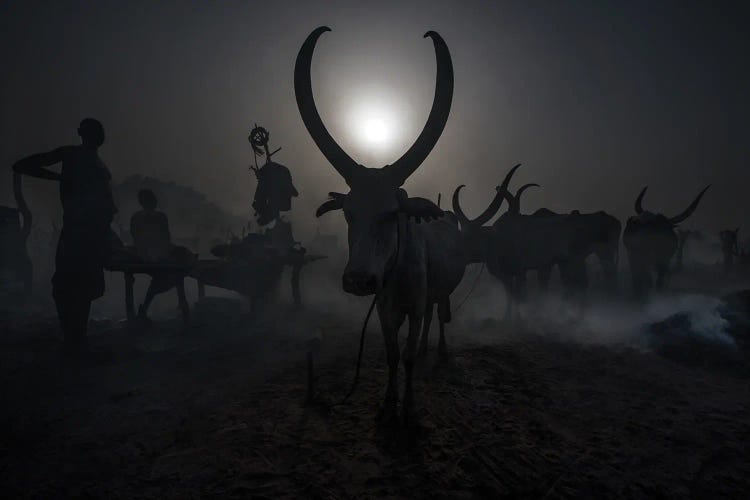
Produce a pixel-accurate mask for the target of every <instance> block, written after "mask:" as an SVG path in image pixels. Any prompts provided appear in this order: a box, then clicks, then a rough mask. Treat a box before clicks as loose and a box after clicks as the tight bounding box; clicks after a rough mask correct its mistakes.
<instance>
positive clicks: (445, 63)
mask: <svg viewBox="0 0 750 500" xmlns="http://www.w3.org/2000/svg"><path fill="white" fill-rule="evenodd" d="M326 31H330V28H327V27H320V28H317V29H316V30H315V31H313V32H312V33H311V34H310V35H309V36H308V37H307V40H305V43H304V44H302V48H301V49H300V51H299V54H298V55H297V62H296V65H295V68H294V91H295V94H296V97H297V106H298V108H299V111H300V115H301V116H302V120H303V121H304V123H305V126H306V127H307V130H308V131H309V132H310V135H311V136H312V138H313V140H314V141H315V143H316V144H317V146H318V148H319V149H320V151H321V152H322V153H323V155H324V156H325V157H326V158H327V159H328V161H329V162H330V163H331V165H332V166H333V168H335V169H336V171H337V172H338V173H339V174H340V175H341V176H342V177H343V178H344V180H345V181H346V183H347V185H348V186H349V188H350V191H349V193H347V194H342V193H331V198H330V199H329V200H328V201H326V202H325V203H323V204H322V205H321V206H320V208H318V210H317V212H316V215H317V216H318V217H319V216H321V215H323V214H324V213H326V212H329V211H331V210H343V211H344V215H345V217H346V222H347V225H348V232H349V262H348V263H347V265H346V269H345V271H344V276H343V286H344V290H345V291H347V292H349V293H353V294H356V295H370V294H373V293H376V292H377V291H378V290H380V288H381V287H382V286H383V281H384V279H385V273H386V269H388V268H389V266H390V265H391V264H392V263H393V262H395V259H396V258H397V255H396V254H397V238H398V237H399V236H398V235H399V225H401V231H402V232H403V230H405V227H404V226H403V224H404V223H405V221H406V220H407V219H408V218H414V219H415V220H416V221H417V222H421V221H422V220H431V219H434V218H438V217H441V216H442V215H443V211H442V210H441V209H440V208H439V207H438V206H437V205H435V204H434V203H432V202H431V201H429V200H426V199H424V198H410V197H409V196H408V195H407V194H406V191H404V190H403V189H402V188H401V186H402V185H403V184H404V182H405V181H406V179H407V178H408V177H409V176H410V175H411V174H412V173H413V172H414V171H415V170H416V169H417V168H418V167H419V166H420V165H421V164H422V162H423V161H424V159H425V158H426V157H427V155H428V154H429V153H430V151H431V150H432V148H433V147H434V146H435V143H436V142H437V140H438V138H439V137H440V134H441V133H442V132H443V128H444V127H445V123H446V121H447V120H448V114H449V113H450V107H451V100H452V98H453V64H452V62H451V57H450V53H449V52H448V47H447V46H446V44H445V42H444V41H443V39H442V38H441V37H440V35H438V34H437V33H435V32H434V31H429V32H427V33H426V34H425V37H430V38H431V39H432V41H433V44H434V46H435V55H436V58H437V83H436V85H435V97H434V100H433V104H432V110H431V111H430V115H429V117H428V119H427V123H426V124H425V127H424V129H423V130H422V133H421V134H420V136H419V137H418V138H417V140H416V142H415V143H414V145H412V147H411V148H410V149H409V150H408V151H407V152H406V153H404V155H403V156H402V157H401V158H399V159H398V160H397V161H396V162H394V163H393V164H391V165H386V166H385V167H383V168H365V167H364V166H362V165H359V164H357V163H356V162H355V161H354V160H352V158H351V157H349V155H348V154H346V152H345V151H344V150H343V149H341V147H340V146H339V145H338V144H337V143H336V141H334V139H333V138H332V137H331V135H330V134H329V133H328V130H326V127H325V125H324V124H323V121H322V120H321V118H320V115H319V114H318V111H317V108H316V106H315V100H314V98H313V93H312V84H311V81H310V66H311V61H312V55H313V51H314V49H315V44H316V43H317V41H318V38H319V37H320V36H321V35H322V34H323V33H325V32H326ZM402 236H405V235H403V234H402Z"/></svg>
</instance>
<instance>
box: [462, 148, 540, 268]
mask: <svg viewBox="0 0 750 500" xmlns="http://www.w3.org/2000/svg"><path fill="white" fill-rule="evenodd" d="M520 166H521V164H520V163H519V164H518V165H516V166H515V167H513V168H512V169H511V170H510V172H508V174H507V175H506V176H505V179H503V182H502V184H501V185H499V186H498V187H497V188H495V191H496V193H495V197H494V198H493V199H492V202H491V203H490V204H489V206H488V207H487V208H486V209H485V210H484V212H482V214H481V215H479V217H477V218H476V219H473V220H472V219H469V218H468V217H467V216H466V214H465V213H464V211H463V210H462V209H461V204H460V202H459V199H458V197H459V193H460V191H461V189H462V188H464V185H461V186H458V187H457V188H456V190H455V191H454V192H453V211H454V212H455V213H456V217H457V218H458V221H459V223H460V224H461V234H462V236H463V239H464V245H465V248H466V253H467V257H468V259H469V262H474V263H476V262H483V261H484V260H485V258H486V252H487V250H488V249H487V245H488V244H489V238H490V236H489V235H490V229H491V228H489V227H487V226H484V224H486V223H487V222H489V221H490V219H492V217H494V216H495V214H496V213H497V212H498V210H499V209H500V205H502V204H503V200H505V201H507V202H508V211H507V212H506V213H505V214H503V217H505V216H510V215H518V214H519V213H520V209H521V195H522V194H523V192H524V191H525V190H526V189H528V188H530V187H532V186H538V184H526V185H524V186H521V188H519V190H518V191H517V192H516V194H515V195H513V194H511V193H510V191H508V186H509V185H510V180H511V178H512V177H513V174H514V173H516V170H518V168H519V167H520Z"/></svg>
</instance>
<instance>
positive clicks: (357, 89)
mask: <svg viewBox="0 0 750 500" xmlns="http://www.w3.org/2000/svg"><path fill="white" fill-rule="evenodd" d="M353 3H354V2H311V1H307V2H287V1H279V0H276V1H273V2H187V1H184V2H166V1H156V2H153V1H146V2H134V1H121V2H105V1H97V2H93V1H92V2H63V1H54V2H34V1H23V2H20V1H18V2H12V1H5V2H2V3H0V61H2V65H3V66H2V68H0V75H1V76H0V110H2V112H1V113H0V161H2V162H3V163H4V164H5V165H7V167H8V168H10V166H11V164H12V162H13V161H14V160H16V159H18V158H19V157H21V156H23V155H26V154H30V153H33V152H37V151H42V150H45V149H50V148H53V147H55V146H57V145H60V144H65V143H73V142H76V135H75V130H76V125H77V123H78V121H79V120H80V119H81V118H83V117H85V116H94V117H97V118H99V119H100V120H101V121H102V122H103V123H104V125H105V127H106V130H107V134H108V141H107V143H106V144H105V146H104V147H103V148H102V150H101V156H102V158H103V159H104V160H105V162H106V163H107V164H108V165H109V167H110V170H111V171H112V173H113V175H114V176H115V178H116V179H122V178H124V177H126V176H127V175H129V174H131V173H142V174H146V175H153V176H157V177H159V178H162V179H166V180H174V181H175V182H178V183H181V184H188V185H192V186H194V187H196V188H198V189H200V190H202V191H204V192H205V193H206V195H207V196H208V198H209V199H211V200H213V201H215V202H217V203H218V204H219V205H221V206H223V207H225V208H226V209H228V210H230V211H232V212H234V213H238V214H242V213H247V214H248V215H249V214H250V202H251V199H252V194H253V191H254V189H255V180H254V178H253V177H252V175H251V174H250V173H249V172H248V170H247V166H248V165H249V164H250V162H251V161H252V153H251V150H250V147H249V144H248V143H247V140H246V137H247V135H248V133H249V131H250V128H251V127H252V125H253V123H255V122H257V123H258V124H262V125H264V126H265V127H267V128H268V129H269V130H270V131H271V146H272V147H279V146H281V147H283V150H282V151H281V152H280V153H279V154H278V155H277V156H276V159H277V161H279V162H280V163H283V164H285V165H287V166H288V167H289V168H290V169H291V170H292V174H293V176H294V179H295V184H296V186H297V188H298V189H299V191H300V193H301V195H300V198H297V199H296V200H295V202H294V207H293V209H294V211H295V217H294V219H295V221H296V222H297V225H298V229H297V232H298V233H299V235H300V236H305V235H306V234H309V233H310V232H311V231H313V230H314V227H315V224H317V222H316V221H315V219H314V216H313V211H314V209H315V207H316V206H317V205H318V204H319V203H320V202H322V201H324V199H325V196H326V193H327V192H328V191H331V190H342V189H344V187H345V186H344V183H343V182H342V181H341V179H340V178H338V177H337V174H336V173H335V172H334V170H333V169H332V168H331V167H330V166H329V165H328V164H327V163H326V161H325V159H324V158H323V156H322V155H321V154H320V152H319V151H318V150H317V148H316V147H315V145H314V143H313V142H312V140H311V139H310V137H309V135H308V133H307V131H306V129H305V128H304V125H303V124H302V121H301V119H300V117H299V113H298V111H297V108H296V104H295V99H294V89H293V81H292V74H293V69H294V60H295V57H296V54H297V50H298V49H299V47H300V45H301V43H302V42H303V40H304V39H305V37H306V36H307V35H308V34H309V32H310V31H312V30H313V29H314V28H315V27H317V26H319V25H328V26H330V27H331V28H333V32H331V33H326V34H325V35H323V37H322V38H321V40H320V42H319V44H318V48H317V50H316V54H315V58H314V60H313V85H314V91H315V94H316V99H317V102H318V106H319V109H320V111H321V114H322V116H323V119H324V121H325V122H326V124H327V125H328V128H329V130H330V131H331V133H332V134H333V135H334V137H336V138H337V139H338V140H339V142H340V143H341V144H342V146H344V148H345V149H346V150H347V151H348V152H349V153H350V155H352V156H353V157H354V158H356V159H358V160H360V161H362V162H363V163H365V164H367V165H368V166H380V165H382V164H385V163H389V162H392V161H393V160H395V159H397V158H398V157H399V156H400V155H401V153H402V152H403V151H405V150H406V149H407V148H408V147H409V145H410V144H411V142H412V141H413V140H414V138H416V136H417V135H418V134H419V131H420V130H421V127H422V125H423V124H424V121H425V120H426V118H427V114H428V112H429V107H430V105H431V99H432V93H433V91H434V71H435V56H434V52H433V49H432V44H431V43H430V41H429V40H425V39H423V38H422V35H423V34H424V32H425V31H427V30H436V31H438V32H439V33H440V34H441V35H442V36H443V38H444V39H445V40H446V42H447V44H448V46H449V48H450V51H451V54H452V56H453V64H454V69H455V94H454V100H453V108H452V112H451V116H450V118H449V120H448V125H447V126H446V128H445V131H444V133H443V136H442V138H441V140H440V141H439V142H438V145H437V146H436V148H435V149H434V150H433V152H432V154H431V155H430V156H429V158H428V159H427V161H426V162H425V163H424V164H423V165H422V167H421V168H420V169H419V170H418V171H417V172H416V173H415V174H414V175H413V176H412V178H411V179H410V180H409V181H408V182H407V184H406V188H407V189H408V190H409V192H410V194H415V195H422V196H429V197H431V198H433V199H434V198H435V197H436V196H437V193H438V192H442V193H443V195H444V197H446V198H447V197H449V195H450V194H451V193H452V192H453V189H454V188H455V187H456V185H458V184H467V185H468V187H467V188H466V189H465V190H464V192H463V193H462V194H463V195H464V200H465V203H464V204H465V206H466V210H467V212H469V213H478V212H479V211H480V210H481V209H483V208H484V207H485V205H486V204H487V203H488V202H489V199H490V197H491V196H492V194H493V193H494V190H493V187H494V186H495V185H497V184H498V183H499V181H500V180H501V178H502V176H503V175H504V173H505V171H506V170H507V169H508V168H509V167H511V166H512V165H514V164H515V163H519V162H522V163H524V167H523V169H522V170H521V171H520V172H519V175H518V180H517V182H516V183H515V185H516V186H518V185H520V183H522V182H529V181H536V182H538V183H540V184H542V189H540V190H536V191H529V192H527V195H528V196H526V197H525V202H524V211H531V210H533V209H536V208H538V207H540V206H546V207H548V208H551V209H554V210H561V211H568V210H572V209H579V210H582V211H593V210H600V209H601V210H607V211H609V212H611V213H613V214H615V215H617V216H620V217H623V218H624V217H626V216H628V215H630V213H631V212H632V204H633V200H634V198H635V196H636V194H637V193H638V191H639V190H640V188H641V187H642V186H643V185H646V184H648V185H649V186H650V190H649V194H648V195H647V197H646V200H645V203H644V204H645V206H646V207H648V208H650V209H653V210H657V211H664V212H666V213H667V214H668V215H669V214H674V213H676V212H678V211H680V210H682V209H683V208H684V207H685V206H687V204H688V203H689V202H690V201H691V200H692V198H693V197H694V196H695V194H696V193H697V192H698V191H699V190H700V189H701V188H702V187H703V186H704V185H705V184H708V183H713V188H712V190H711V191H709V193H708V194H707V196H706V197H705V198H704V201H703V203H702V205H701V207H700V209H699V210H698V212H697V213H696V215H695V216H694V217H693V218H692V219H691V220H690V221H689V222H688V223H686V226H688V227H695V228H702V229H706V230H709V231H711V232H716V231H717V230H718V229H719V228H721V227H725V226H736V225H744V226H745V227H746V232H747V233H750V216H749V214H750V196H748V195H747V194H746V191H747V189H748V180H749V179H750V176H749V175H748V173H747V170H746V169H747V166H748V156H749V155H748V151H749V150H750V146H749V141H748V137H749V136H750V125H749V124H748V116H749V115H750V97H749V96H748V90H749V89H750V57H748V49H750V43H749V42H750V30H748V29H747V19H748V17H747V15H746V12H743V11H742V7H741V5H742V4H740V3H737V4H733V3H729V2H721V4H722V5H721V7H709V6H708V2H706V3H705V5H701V6H699V5H692V6H689V4H692V2H656V1H646V2H633V1H628V2H624V1H623V2H605V1H601V0H596V1H576V2H573V1H570V2H564V1H550V2H496V1H494V2H490V1H487V2H436V1H429V2H404V1H399V2H393V3H389V2H370V3H369V5H367V6H365V5H361V6H355V5H352V4H353ZM696 4H697V3H696ZM373 115H377V116H378V117H379V118H380V119H381V120H382V121H383V123H385V124H386V125H387V130H388V131H389V133H390V134H391V135H392V140H391V141H390V142H388V143H386V144H382V145H380V146H379V147H376V146H375V145H368V144H367V143H366V142H364V141H362V135H361V128H362V124H363V121H365V120H367V119H368V118H371V117H372V116H373ZM10 178H11V177H10V172H8V173H7V176H6V179H7V182H6V181H3V182H2V183H0V186H2V188H0V200H2V201H3V202H5V203H11V199H10ZM28 185H29V188H30V190H31V191H34V192H35V193H36V196H35V197H34V198H33V200H34V205H36V207H34V206H32V209H34V208H36V209H37V213H39V214H40V216H41V215H42V214H41V212H44V211H45V210H47V211H48V209H47V208H44V207H42V206H41V205H42V203H43V202H42V200H41V198H43V197H48V198H49V199H50V200H54V201H55V202H56V199H55V197H56V191H55V189H54V186H49V185H46V186H45V184H44V182H43V181H31V182H29V183H28ZM342 219H343V218H342V217H340V215H338V214H330V215H328V216H326V220H324V221H321V225H322V226H321V227H323V228H324V229H325V230H328V229H331V228H335V227H340V225H341V223H342ZM303 225H304V226H306V228H304V229H303V227H302V226H303Z"/></svg>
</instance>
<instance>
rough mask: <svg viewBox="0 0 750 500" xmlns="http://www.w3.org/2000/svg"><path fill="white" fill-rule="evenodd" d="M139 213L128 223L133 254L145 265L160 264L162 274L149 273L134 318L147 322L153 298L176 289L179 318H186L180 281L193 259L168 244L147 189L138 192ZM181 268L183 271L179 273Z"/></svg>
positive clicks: (164, 221)
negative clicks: (147, 281) (180, 312)
mask: <svg viewBox="0 0 750 500" xmlns="http://www.w3.org/2000/svg"><path fill="white" fill-rule="evenodd" d="M138 202H139V203H140V205H141V207H142V210H139V211H138V212H136V213H135V214H133V216H132V217H131V219H130V234H131V235H132V237H133V244H134V250H135V253H136V254H137V255H138V257H139V258H140V259H141V260H142V261H143V262H146V263H149V264H160V265H163V266H164V268H165V269H164V270H159V271H152V272H151V273H149V274H150V275H151V283H150V285H149V287H148V291H147V292H146V298H145V299H144V301H143V304H141V306H140V307H139V308H138V318H139V319H147V318H148V308H149V307H150V306H151V302H152V301H153V300H154V297H156V295H158V294H160V293H163V292H166V291H168V290H169V289H171V288H172V287H176V288H177V297H178V300H179V305H180V310H181V311H182V315H183V318H184V319H185V320H187V318H188V316H189V314H190V308H189V307H188V303H187V299H186V298H185V286H184V278H185V275H186V273H187V269H186V268H187V267H188V266H189V265H190V264H191V263H192V262H193V260H194V258H195V256H194V255H193V254H192V253H191V252H190V251H189V250H188V249H187V248H185V247H180V246H176V245H173V244H172V239H171V235H170V233H169V221H168V219H167V215H166V214H165V213H164V212H160V211H158V210H156V206H157V205H158V200H157V198H156V195H155V194H154V192H153V191H151V190H150V189H141V190H140V191H139V193H138ZM183 268H184V269H183Z"/></svg>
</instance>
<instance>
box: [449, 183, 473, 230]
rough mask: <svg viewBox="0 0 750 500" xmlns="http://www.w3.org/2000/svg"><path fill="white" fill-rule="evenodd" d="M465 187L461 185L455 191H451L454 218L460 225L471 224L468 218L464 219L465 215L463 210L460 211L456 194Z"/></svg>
mask: <svg viewBox="0 0 750 500" xmlns="http://www.w3.org/2000/svg"><path fill="white" fill-rule="evenodd" d="M465 187H466V184H461V185H460V186H458V187H457V188H456V190H455V191H453V212H454V213H455V214H456V217H458V221H459V222H460V223H461V225H462V226H463V225H467V224H471V221H470V220H469V218H468V217H466V214H465V213H464V211H463V210H461V205H459V203H458V192H459V191H461V190H462V189H463V188H465Z"/></svg>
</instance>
